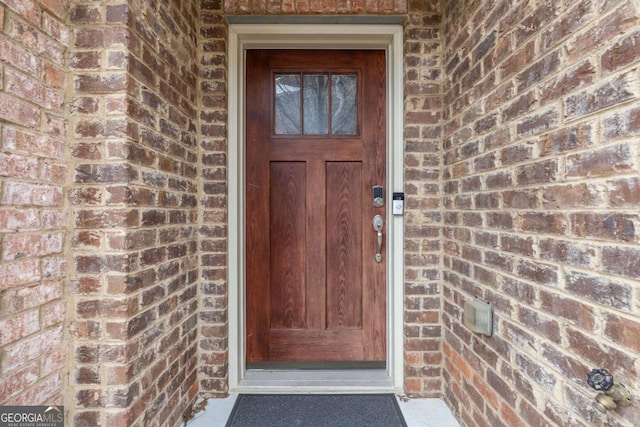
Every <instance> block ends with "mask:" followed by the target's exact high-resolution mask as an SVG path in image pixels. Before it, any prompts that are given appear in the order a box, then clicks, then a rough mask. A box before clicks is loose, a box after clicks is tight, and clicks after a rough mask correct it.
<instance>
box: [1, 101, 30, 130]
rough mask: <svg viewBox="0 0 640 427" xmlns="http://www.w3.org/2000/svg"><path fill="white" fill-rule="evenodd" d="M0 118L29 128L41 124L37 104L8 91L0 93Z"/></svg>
mask: <svg viewBox="0 0 640 427" xmlns="http://www.w3.org/2000/svg"><path fill="white" fill-rule="evenodd" d="M0 118H2V119H4V120H7V121H9V122H11V123H15V124H18V125H21V126H25V127H28V128H33V129H35V128H38V127H39V126H40V112H39V111H38V109H37V108H36V107H35V106H33V105H31V104H27V103H26V102H23V101H21V100H19V99H16V98H14V97H12V96H9V95H7V94H6V93H0Z"/></svg>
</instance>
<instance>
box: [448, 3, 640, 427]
mask: <svg viewBox="0 0 640 427" xmlns="http://www.w3.org/2000/svg"><path fill="white" fill-rule="evenodd" d="M639 17H640V6H639V5H638V3H637V2H635V1H624V0H622V1H599V0H583V1H576V2H552V1H516V2H509V1H495V2H494V1H485V2H471V1H462V2H449V3H448V4H447V10H446V16H445V28H444V31H445V39H446V41H445V46H446V49H445V54H444V64H443V65H444V70H445V79H444V82H445V88H444V90H445V93H444V107H445V108H444V110H443V115H444V116H443V119H444V123H443V126H444V139H443V144H444V145H443V148H444V153H443V154H444V169H443V185H444V188H443V204H444V208H445V218H444V220H445V227H444V240H443V243H444V248H443V250H444V256H443V266H444V291H443V295H444V311H443V327H444V337H445V339H444V344H443V345H444V356H445V373H444V378H445V382H446V386H445V390H446V392H445V396H446V400H447V402H448V404H449V405H450V406H451V407H452V408H453V410H454V412H455V413H456V414H457V415H458V416H459V417H460V418H461V421H462V423H463V424H464V425H468V426H474V425H492V426H508V427H514V426H525V425H526V426H547V425H562V426H565V425H605V424H606V425H616V426H632V425H637V421H638V419H640V408H639V407H638V406H637V405H636V406H635V407H630V408H624V409H619V410H617V411H615V412H613V413H611V414H610V415H608V416H603V415H601V414H599V413H598V412H596V411H595V410H594V409H592V408H591V402H592V399H593V397H594V396H595V394H596V392H594V391H593V390H591V389H590V388H589V387H588V386H587V384H586V374H587V373H588V372H589V371H590V370H591V369H592V368H595V367H604V368H607V369H609V370H610V371H611V372H612V373H613V374H614V376H615V377H616V379H617V380H619V381H620V382H623V383H625V384H626V385H627V386H629V388H630V390H631V391H632V393H633V394H634V395H637V394H638V392H639V391H640V381H639V375H638V372H639V368H640V364H639V363H640V362H639V359H638V351H639V350H640V347H639V343H640V339H639V337H640V317H639V314H638V313H639V312H640V310H639V309H640V307H639V305H638V304H639V303H638V298H637V296H638V291H639V290H640V288H639V285H638V283H639V282H638V278H639V277H640V269H639V267H638V266H640V249H639V246H638V243H639V242H640V238H639V236H640V235H639V234H638V231H637V230H638V226H640V217H639V216H638V209H637V207H638V202H639V201H640V199H639V198H638V194H640V187H639V180H638V179H639V172H640V170H639V167H640V165H639V163H638V136H639V135H640V120H639V117H640V114H639V112H640V104H638V99H639V98H640V84H639V83H638V77H639V74H638V65H640V49H638V47H637V41H638V39H639V37H640V36H639V33H638V28H639ZM476 295H477V296H480V297H482V298H484V299H486V300H489V301H490V302H492V304H493V306H494V309H495V321H496V325H495V335H494V337H492V338H486V337H482V336H479V335H474V334H472V333H470V332H469V331H468V330H467V329H466V328H465V327H464V326H462V325H461V321H462V307H463V304H464V302H465V301H467V300H469V299H471V298H473V297H474V296H476Z"/></svg>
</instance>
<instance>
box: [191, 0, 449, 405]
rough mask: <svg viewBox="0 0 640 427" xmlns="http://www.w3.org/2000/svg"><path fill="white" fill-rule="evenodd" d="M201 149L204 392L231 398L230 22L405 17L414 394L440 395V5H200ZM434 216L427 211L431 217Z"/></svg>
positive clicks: (409, 361) (409, 338) (409, 336)
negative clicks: (258, 17) (266, 17)
mask: <svg viewBox="0 0 640 427" xmlns="http://www.w3.org/2000/svg"><path fill="white" fill-rule="evenodd" d="M202 7H203V9H202V24H203V25H202V29H201V36H202V49H203V53H202V57H201V69H200V76H201V78H202V81H201V90H202V91H201V106H202V110H201V115H200V118H201V134H202V139H201V149H202V155H201V156H202V168H203V169H202V175H201V176H202V188H203V193H204V195H203V205H202V212H201V214H202V219H203V227H202V228H201V241H200V251H201V252H200V263H201V271H202V282H201V286H200V291H201V295H202V307H201V310H200V317H199V319H200V373H201V379H200V389H201V391H202V392H203V394H204V395H205V396H215V395H220V394H224V393H226V390H227V386H228V383H227V381H228V377H227V357H228V318H227V309H228V307H227V297H228V289H227V286H226V275H227V270H226V267H227V266H226V256H227V252H226V250H227V244H226V238H227V230H226V221H227V210H226V208H227V199H226V192H227V177H228V176H227V170H226V161H227V159H226V154H227V141H226V122H227V111H226V102H227V100H226V49H227V45H226V43H227V29H226V18H225V16H226V15H239V14H276V15H277V14H281V13H286V14H292V15H305V14H317V13H320V12H321V13H326V14H354V13H364V14H367V13H368V14H395V15H398V14H400V15H406V16H407V29H406V32H405V51H406V52H407V57H406V60H405V68H406V76H405V79H406V80H407V86H406V90H405V91H406V95H405V98H406V101H405V105H406V109H407V113H406V123H407V125H406V129H405V135H406V138H407V143H406V148H405V149H406V152H407V153H406V159H405V167H406V168H407V177H406V179H407V184H406V188H405V191H406V194H407V209H406V211H407V215H406V218H407V220H406V221H407V233H406V235H407V239H406V244H405V245H406V251H407V256H406V259H405V262H406V263H407V270H406V286H405V289H406V293H407V298H406V301H405V307H406V310H407V311H406V313H405V320H406V327H405V335H406V343H405V346H406V348H407V349H408V352H407V355H406V360H405V366H406V368H405V375H406V383H405V386H406V390H407V393H409V394H411V395H414V396H440V395H441V388H442V381H441V377H442V374H441V363H442V357H441V345H440V343H441V340H440V327H439V326H438V324H439V312H440V310H441V307H440V305H441V298H440V292H441V289H440V287H439V283H438V282H439V280H440V275H439V272H438V266H439V264H440V228H439V226H440V224H441V217H440V213H439V203H440V199H439V197H438V194H439V182H440V173H439V167H440V157H439V147H438V140H439V138H440V110H441V98H442V93H441V83H440V82H441V76H440V72H439V70H440V69H441V63H440V59H439V58H440V57H441V56H442V49H441V41H442V37H441V33H440V31H439V27H440V24H441V14H440V8H439V5H438V3H437V2H432V1H412V2H408V3H407V2H405V1H403V0H401V1H396V2H391V1H389V2H387V1H381V2H361V3H357V2H356V3H349V4H347V3H341V2H333V3H331V2H329V3H327V2H313V1H309V2H288V1H282V2H271V3H268V4H267V3H265V2H243V1H227V2H225V3H224V4H220V3H219V2H214V1H203V2H202ZM426 211H428V212H426Z"/></svg>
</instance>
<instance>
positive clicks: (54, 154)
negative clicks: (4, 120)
mask: <svg viewBox="0 0 640 427" xmlns="http://www.w3.org/2000/svg"><path fill="white" fill-rule="evenodd" d="M2 142H3V144H4V147H5V148H7V149H9V150H12V151H19V152H21V153H26V154H29V155H31V156H43V157H50V158H54V159H62V156H63V153H64V141H63V140H60V139H57V138H51V137H49V136H40V135H36V134H34V133H31V132H27V131H25V130H23V129H18V128H14V127H12V126H3V128H2Z"/></svg>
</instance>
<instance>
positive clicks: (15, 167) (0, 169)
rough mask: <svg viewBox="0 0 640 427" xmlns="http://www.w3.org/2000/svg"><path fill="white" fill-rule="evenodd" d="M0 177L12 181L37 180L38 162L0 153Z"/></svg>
mask: <svg viewBox="0 0 640 427" xmlns="http://www.w3.org/2000/svg"><path fill="white" fill-rule="evenodd" d="M0 176H3V177H11V178H13V179H16V180H19V179H27V180H30V179H37V178H38V160H37V159H33V158H29V157H25V156H20V155H17V154H4V153H0Z"/></svg>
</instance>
